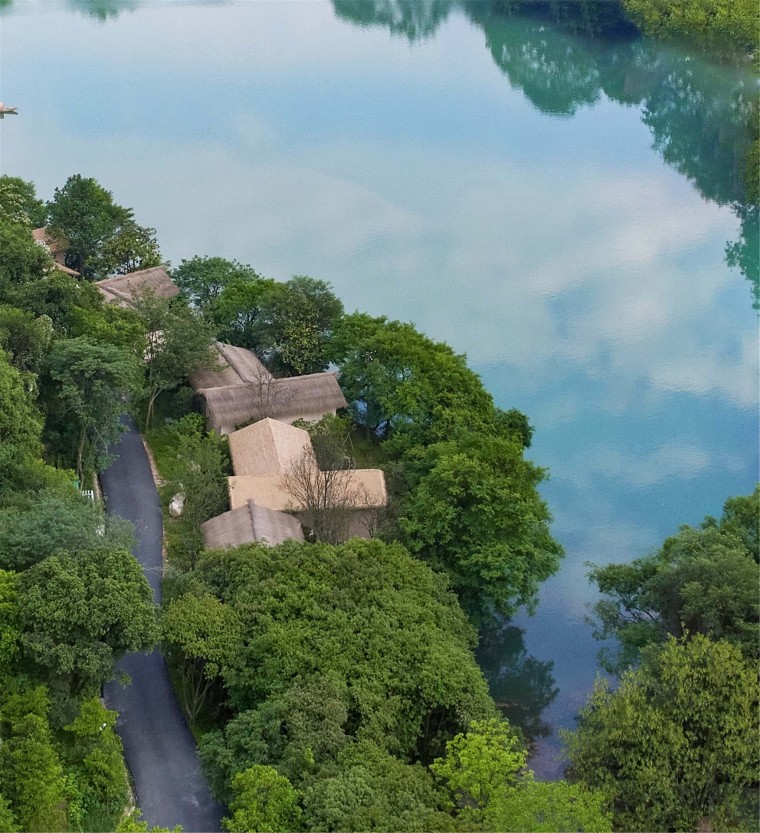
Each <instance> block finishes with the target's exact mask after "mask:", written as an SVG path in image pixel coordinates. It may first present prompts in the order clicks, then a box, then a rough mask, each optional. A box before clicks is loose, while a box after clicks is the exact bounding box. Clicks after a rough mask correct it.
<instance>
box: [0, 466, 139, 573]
mask: <svg viewBox="0 0 760 833" xmlns="http://www.w3.org/2000/svg"><path fill="white" fill-rule="evenodd" d="M132 542H133V535H132V526H131V524H129V523H128V522H127V521H124V520H122V519H121V518H116V517H112V516H108V515H106V516H104V514H103V509H102V506H100V505H98V504H96V503H94V502H93V501H91V500H89V499H88V498H85V497H80V496H79V494H78V493H77V492H76V491H75V489H74V487H73V483H69V484H68V489H67V490H66V491H65V492H64V491H62V490H55V489H45V490H42V491H40V492H37V493H35V494H34V495H33V496H30V498H29V499H28V500H27V501H26V502H24V503H22V502H21V501H20V500H18V501H16V502H15V503H14V504H12V505H11V506H9V507H8V508H5V509H0V569H7V570H26V569H27V568H28V567H31V566H32V564H37V563H38V562H40V561H42V560H44V559H45V558H48V557H49V556H51V555H55V554H56V553H60V552H79V551H81V550H93V549H99V548H101V547H103V545H104V544H105V545H106V546H121V547H125V548H126V547H128V546H129V545H131V544H132Z"/></svg>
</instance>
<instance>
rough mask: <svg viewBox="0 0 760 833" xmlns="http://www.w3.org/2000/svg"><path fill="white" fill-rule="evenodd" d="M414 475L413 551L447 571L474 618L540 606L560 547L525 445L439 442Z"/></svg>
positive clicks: (408, 517) (407, 523)
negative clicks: (542, 589) (541, 588)
mask: <svg viewBox="0 0 760 833" xmlns="http://www.w3.org/2000/svg"><path fill="white" fill-rule="evenodd" d="M408 477H409V479H410V481H411V483H410V490H409V496H408V498H407V500H406V504H405V506H404V509H403V511H402V514H401V517H400V518H399V527H400V529H401V532H402V540H403V541H404V543H405V544H406V546H407V547H408V548H409V550H410V552H412V553H413V554H414V555H417V556H418V557H420V558H422V559H424V560H425V561H427V562H428V563H429V564H430V565H431V566H433V567H434V568H435V569H438V570H442V571H444V572H446V573H447V574H448V575H449V576H450V577H451V580H452V585H453V587H454V589H455V590H456V591H457V593H458V594H459V596H460V599H461V600H462V603H463V605H464V606H465V608H466V609H467V610H468V611H470V612H471V613H474V614H479V613H488V612H490V611H492V610H494V609H495V610H497V611H500V612H502V613H511V612H513V611H514V610H515V609H516V608H517V607H519V606H520V605H528V607H529V608H532V607H534V606H535V604H536V593H537V591H538V586H539V583H540V582H542V581H544V580H545V579H547V578H549V576H551V575H552V574H553V573H555V572H556V571H557V569H558V568H559V559H560V557H561V555H562V548H561V546H560V545H559V544H558V543H557V542H556V541H555V540H554V539H553V538H552V536H551V534H550V532H549V521H550V519H551V516H550V514H549V510H548V508H547V506H546V503H545V502H544V501H543V500H542V499H541V497H540V496H539V494H538V491H537V488H536V487H537V486H538V485H539V483H541V481H542V480H543V479H544V477H545V472H544V471H543V470H542V469H540V468H538V467H536V466H534V465H533V464H532V463H530V462H528V461H527V460H525V459H524V458H523V456H522V446H521V445H519V444H518V443H517V442H516V441H514V440H510V439H501V438H498V437H488V436H485V437H481V436H473V437H470V438H468V439H466V440H461V441H459V442H450V443H440V444H437V445H434V446H431V447H430V448H429V449H428V450H427V451H426V452H425V453H424V455H423V456H422V457H421V458H420V459H419V460H418V461H417V462H416V464H415V463H410V464H409V465H408Z"/></svg>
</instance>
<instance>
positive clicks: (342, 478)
mask: <svg viewBox="0 0 760 833" xmlns="http://www.w3.org/2000/svg"><path fill="white" fill-rule="evenodd" d="M33 234H34V237H35V239H36V240H37V241H38V242H39V243H41V244H44V245H45V246H46V247H47V248H48V249H49V250H50V253H51V255H52V257H53V260H54V262H55V265H56V267H57V268H58V269H61V270H62V271H64V272H67V273H69V274H73V275H78V273H77V272H75V271H74V270H72V269H69V268H68V267H67V266H66V265H65V262H64V256H65V243H61V241H58V240H56V239H54V238H51V237H50V236H49V235H48V233H47V231H46V229H44V228H41V229H35V230H34V232H33ZM95 286H97V288H98V289H99V290H100V292H101V294H102V295H103V299H104V300H105V301H106V302H108V303H112V304H117V305H119V306H122V307H129V306H131V305H132V303H133V302H134V299H135V298H136V297H137V296H138V295H141V294H143V293H144V292H146V291H150V292H152V293H153V294H154V295H156V296H157V297H161V298H172V297H174V296H176V295H178V294H179V289H178V287H177V286H176V284H175V283H174V282H173V281H172V279H171V277H170V275H169V273H168V272H167V271H166V269H165V268H164V267H163V266H157V267H154V268H151V269H142V270H139V271H135V272H130V273H128V274H126V275H116V276H113V277H110V278H106V279H105V280H101V281H97V282H96V283H95ZM213 350H214V354H215V361H214V362H213V363H212V366H210V367H208V368H201V369H199V370H197V371H196V372H195V373H194V374H193V375H192V376H191V377H190V379H189V382H190V385H191V386H192V388H193V390H194V391H195V392H196V394H197V396H198V397H199V399H200V401H201V403H202V406H203V408H204V411H205V415H206V425H207V428H208V430H210V431H211V430H213V431H216V432H217V433H218V434H220V435H227V437H228V442H229V450H230V458H231V460H232V469H233V475H232V476H231V477H230V478H228V492H229V499H230V511H228V512H224V513H222V514H221V515H218V516H217V517H215V518H211V519H210V520H208V521H206V523H204V524H203V525H202V527H201V530H202V533H203V538H204V541H205V544H206V546H207V547H210V548H211V547H222V548H226V547H236V546H240V545H241V544H247V543H254V542H258V543H263V544H267V545H269V546H276V545H277V544H280V543H282V542H283V541H285V540H287V539H291V538H292V539H295V540H298V541H303V540H304V533H303V527H304V525H306V526H307V528H308V525H309V520H310V518H312V517H313V513H314V512H315V511H328V512H329V511H335V512H341V513H342V514H343V516H344V519H343V523H342V525H341V534H342V535H343V536H344V537H345V538H349V537H365V538H366V537H369V536H370V535H371V531H372V529H373V526H374V523H375V521H376V519H377V516H378V513H379V512H380V510H381V509H382V508H383V507H384V506H385V505H386V504H387V492H386V487H385V478H384V475H383V472H382V471H381V470H380V469H356V468H352V467H350V465H349V466H347V467H344V468H341V469H340V470H337V471H332V470H331V471H329V472H327V471H321V470H320V468H319V463H318V462H317V458H316V454H315V453H314V449H313V446H312V442H311V437H310V435H309V433H308V431H305V430H304V429H303V428H297V427H296V426H294V425H293V423H294V422H297V421H300V420H304V421H307V422H317V421H319V420H320V419H322V417H324V416H326V415H328V414H331V415H335V414H336V412H337V411H338V410H339V409H341V408H345V407H347V404H348V403H347V402H346V399H345V397H344V396H343V392H342V391H341V389H340V386H339V385H338V380H337V376H336V374H335V373H331V372H325V373H311V374H308V375H305V376H291V377H287V378H283V379H278V378H275V377H274V376H272V374H271V373H270V372H269V371H268V370H267V368H266V367H265V366H264V365H263V364H262V362H261V361H260V360H259V358H258V357H257V356H256V355H255V353H253V352H251V351H250V350H246V349H245V348H242V347H235V346H233V345H231V344H222V343H221V342H216V343H215V344H214V345H213ZM298 480H300V484H299V485H300V488H299V487H294V483H295V481H298ZM330 491H332V495H331V494H329V492H330ZM312 494H313V499H312V497H311V495H312ZM331 501H333V502H334V505H332V506H331Z"/></svg>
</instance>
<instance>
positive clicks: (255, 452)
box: [228, 418, 311, 477]
mask: <svg viewBox="0 0 760 833" xmlns="http://www.w3.org/2000/svg"><path fill="white" fill-rule="evenodd" d="M228 440H229V446H230V457H231V458H232V469H233V471H234V472H235V474H238V475H254V476H259V477H261V476H267V475H272V474H274V475H280V474H285V473H286V472H288V471H290V469H291V468H292V467H293V464H294V463H295V462H296V461H297V460H299V459H300V458H301V457H302V456H303V454H304V451H305V450H306V449H310V448H311V439H310V438H309V433H308V431H304V430H303V428H295V427H294V426H292V425H288V424H287V423H285V422H278V421H277V420H274V419H269V418H266V419H261V420H259V421H258V422H254V423H253V425H249V426H248V427H247V428H241V429H240V430H239V431H233V432H232V433H231V434H230V435H229V437H228Z"/></svg>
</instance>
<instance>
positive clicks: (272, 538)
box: [201, 500, 303, 549]
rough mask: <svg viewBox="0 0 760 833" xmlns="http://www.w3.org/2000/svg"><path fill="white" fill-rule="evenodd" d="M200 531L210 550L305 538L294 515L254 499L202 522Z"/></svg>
mask: <svg viewBox="0 0 760 833" xmlns="http://www.w3.org/2000/svg"><path fill="white" fill-rule="evenodd" d="M201 532H202V533H203V541H204V543H205V544H206V546H207V547H208V548H209V549H211V548H220V549H227V548H229V547H239V546H240V545H241V544H251V543H254V542H259V543H262V544H268V545H269V546H270V547H275V546H277V544H281V543H282V542H283V541H286V540H287V539H288V538H294V539H295V540H296V541H303V531H302V530H301V524H300V523H299V522H298V521H297V520H296V519H295V518H293V517H291V516H290V515H286V514H285V513H284V512H274V511H272V510H271V509H267V508H266V507H264V506H259V505H257V504H256V503H254V502H253V501H252V500H249V501H247V503H245V504H244V505H243V506H241V507H239V508H238V509H233V510H232V511H230V512H224V513H223V514H221V515H217V516H216V517H215V518H211V519H210V520H208V521H206V523H204V524H201Z"/></svg>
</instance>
